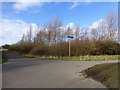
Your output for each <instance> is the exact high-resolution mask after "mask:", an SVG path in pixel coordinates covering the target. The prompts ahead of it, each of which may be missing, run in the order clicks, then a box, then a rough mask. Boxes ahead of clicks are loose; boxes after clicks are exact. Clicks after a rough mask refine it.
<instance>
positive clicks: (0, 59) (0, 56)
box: [0, 51, 7, 63]
mask: <svg viewBox="0 0 120 90" xmlns="http://www.w3.org/2000/svg"><path fill="white" fill-rule="evenodd" d="M6 61H7V58H6V57H5V55H4V54H2V51H0V63H4V62H6Z"/></svg>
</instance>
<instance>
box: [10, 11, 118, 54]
mask: <svg viewBox="0 0 120 90" xmlns="http://www.w3.org/2000/svg"><path fill="white" fill-rule="evenodd" d="M117 25H118V23H117V16H116V15H115V14H114V13H109V15H108V16H107V20H106V21H102V22H101V23H100V25H99V27H98V28H82V29H81V28H80V26H79V25H76V26H74V27H71V26H68V27H64V26H63V25H62V20H61V19H60V18H58V17H56V18H54V19H53V20H50V21H49V22H47V23H46V24H45V25H43V26H41V27H38V28H37V33H36V35H35V36H33V34H32V26H30V27H29V30H28V32H27V34H24V35H23V36H22V39H21V40H20V41H19V42H18V43H17V44H14V45H11V46H10V47H9V51H11V52H19V53H21V54H33V55H40V56H68V40H67V36H74V37H75V38H74V39H72V40H71V56H80V55H116V54H120V51H119V50H120V44H119V42H118V41H117V40H118V26H117Z"/></svg>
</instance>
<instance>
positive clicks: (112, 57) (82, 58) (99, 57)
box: [24, 55, 120, 61]
mask: <svg viewBox="0 0 120 90" xmlns="http://www.w3.org/2000/svg"><path fill="white" fill-rule="evenodd" d="M24 56H25V57H30V58H38V59H47V60H63V61H100V60H118V59H120V55H96V56H77V57H70V58H69V57H55V56H49V57H46V56H34V55H24Z"/></svg>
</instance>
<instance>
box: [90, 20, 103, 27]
mask: <svg viewBox="0 0 120 90" xmlns="http://www.w3.org/2000/svg"><path fill="white" fill-rule="evenodd" d="M104 21H105V20H104V19H100V20H98V21H96V22H93V23H92V25H91V26H90V29H97V28H98V27H99V26H100V25H101V23H102V22H104Z"/></svg>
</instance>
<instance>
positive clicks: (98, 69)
mask: <svg viewBox="0 0 120 90" xmlns="http://www.w3.org/2000/svg"><path fill="white" fill-rule="evenodd" d="M119 65H120V63H119ZM118 70H119V71H118ZM118 72H120V69H118V63H107V64H98V65H95V66H93V67H91V68H89V69H87V70H85V71H84V72H83V73H84V74H86V75H87V77H92V78H93V79H95V80H97V81H99V82H101V83H102V84H104V85H105V86H106V87H108V88H118ZM119 85H120V84H119ZM119 88H120V87H119Z"/></svg>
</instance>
